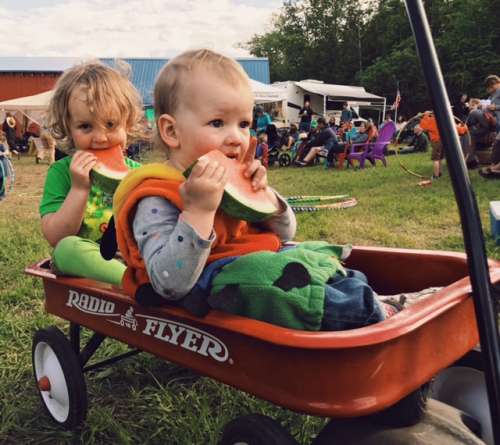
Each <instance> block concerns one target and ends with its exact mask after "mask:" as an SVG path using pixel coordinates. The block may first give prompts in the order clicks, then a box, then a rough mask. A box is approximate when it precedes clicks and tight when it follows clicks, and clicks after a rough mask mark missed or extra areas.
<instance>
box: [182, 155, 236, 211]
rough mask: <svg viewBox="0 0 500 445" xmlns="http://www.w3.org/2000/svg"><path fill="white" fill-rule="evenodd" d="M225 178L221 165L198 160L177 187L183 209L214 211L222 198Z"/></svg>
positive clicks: (225, 172)
mask: <svg viewBox="0 0 500 445" xmlns="http://www.w3.org/2000/svg"><path fill="white" fill-rule="evenodd" d="M227 180H228V175H227V171H226V168H225V167H224V166H223V165H221V164H219V163H218V162H216V161H205V160H201V161H198V162H197V163H196V165H195V166H194V167H193V170H192V171H191V174H190V175H189V177H188V178H187V180H186V181H185V182H184V183H183V184H182V185H181V187H180V189H179V192H180V194H181V197H182V200H183V201H184V210H185V211H192V212H215V210H217V208H218V207H219V205H220V202H221V200H222V194H223V193H224V187H225V185H226V183H227Z"/></svg>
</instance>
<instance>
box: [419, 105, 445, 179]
mask: <svg viewBox="0 0 500 445" xmlns="http://www.w3.org/2000/svg"><path fill="white" fill-rule="evenodd" d="M420 127H421V128H422V130H424V131H425V132H427V134H428V136H429V139H430V141H431V147H432V152H431V160H432V170H433V174H432V179H438V178H440V177H441V175H442V173H441V161H442V159H443V158H444V151H443V145H442V144H441V136H440V135H439V130H438V128H437V122H436V118H435V117H434V113H432V111H425V112H424V114H423V116H422V118H421V119H420Z"/></svg>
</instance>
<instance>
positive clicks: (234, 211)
mask: <svg viewBox="0 0 500 445" xmlns="http://www.w3.org/2000/svg"><path fill="white" fill-rule="evenodd" d="M200 159H208V160H213V161H217V162H218V163H219V164H222V165H224V166H225V167H226V169H227V171H228V172H229V180H228V182H227V184H226V187H225V188H224V195H223V196H222V202H221V208H222V210H224V212H225V213H227V214H228V215H230V216H232V217H234V218H238V219H242V220H244V221H249V222H258V221H264V220H265V219H267V218H270V217H271V216H273V215H274V214H275V213H276V212H277V211H278V209H277V208H276V207H275V205H274V203H273V202H272V201H271V199H270V198H269V196H268V195H267V193H266V192H264V190H258V191H254V190H253V189H252V183H251V181H250V179H249V178H246V177H245V176H244V175H243V172H244V170H245V165H244V164H242V163H241V162H239V161H238V160H237V159H231V158H228V157H227V156H225V155H224V154H223V153H222V152H220V151H219V150H212V151H211V152H209V153H207V154H206V155H204V156H202V157H201V158H200ZM192 167H193V166H191V167H190V168H189V169H188V170H186V172H185V176H186V177H187V176H189V173H190V172H191V169H192Z"/></svg>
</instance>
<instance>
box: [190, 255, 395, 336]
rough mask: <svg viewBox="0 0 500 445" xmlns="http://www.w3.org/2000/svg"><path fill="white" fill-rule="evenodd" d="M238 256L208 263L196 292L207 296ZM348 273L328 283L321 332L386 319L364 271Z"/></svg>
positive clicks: (349, 271)
mask: <svg viewBox="0 0 500 445" xmlns="http://www.w3.org/2000/svg"><path fill="white" fill-rule="evenodd" d="M236 258H238V257H227V258H222V259H220V260H217V261H214V262H213V263H211V264H209V265H208V266H207V267H206V268H205V270H204V271H203V273H202V274H201V276H200V278H199V280H198V281H197V283H196V285H195V287H194V291H195V292H198V293H202V294H204V295H208V293H209V292H210V287H211V285H212V280H213V279H214V278H215V276H216V275H217V274H218V273H219V272H220V271H221V269H222V268H223V267H224V266H225V265H226V264H228V263H230V262H232V261H234V260H235V259H236ZM346 272H347V276H346V277H345V276H343V275H341V274H338V273H337V274H336V275H334V276H333V277H332V278H330V280H328V282H327V284H325V306H324V313H323V321H322V324H321V330H322V331H343V330H346V329H355V328H360V327H362V326H367V325H369V324H373V323H377V322H379V321H382V320H384V319H385V316H384V312H383V310H382V306H381V305H380V303H379V301H378V299H377V295H376V294H375V292H374V291H373V290H372V288H371V287H370V286H369V285H368V284H367V278H366V276H365V274H363V273H362V272H359V271H357V270H353V269H346Z"/></svg>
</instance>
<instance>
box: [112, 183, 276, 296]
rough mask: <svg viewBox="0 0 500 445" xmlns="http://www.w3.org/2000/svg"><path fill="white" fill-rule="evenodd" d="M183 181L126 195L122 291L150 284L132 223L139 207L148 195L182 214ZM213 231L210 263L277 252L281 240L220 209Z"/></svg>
mask: <svg viewBox="0 0 500 445" xmlns="http://www.w3.org/2000/svg"><path fill="white" fill-rule="evenodd" d="M181 184H182V182H179V181H176V180H166V179H146V180H144V181H143V182H142V183H141V184H140V185H139V186H137V187H135V188H134V189H133V190H132V191H131V192H130V194H129V195H128V196H127V198H126V200H125V202H124V203H123V205H122V207H121V208H120V211H119V213H118V215H115V218H116V239H117V242H118V248H119V250H120V252H121V254H122V256H123V258H124V259H125V262H126V264H127V266H128V267H127V270H126V271H125V275H124V277H123V282H122V285H123V288H124V290H125V292H126V293H127V294H128V295H131V296H134V295H135V292H136V290H137V287H138V286H140V285H142V284H145V283H148V282H149V277H148V275H147V272H146V267H145V265H144V260H143V259H142V257H141V254H140V252H139V249H138V247H137V243H136V242H135V238H134V234H133V230H132V223H133V216H134V212H135V208H136V205H137V204H138V203H139V201H140V200H141V199H142V198H144V197H147V196H161V197H163V198H165V199H167V200H169V201H170V202H171V203H172V204H174V205H175V206H176V207H177V208H179V209H180V210H181V211H182V209H183V202H182V198H181V196H180V194H179V187H180V185H181ZM214 231H215V234H216V240H215V241H214V243H213V245H212V250H211V252H210V255H209V257H208V260H207V263H210V262H212V261H215V260H218V259H221V258H225V257H228V256H238V255H244V254H247V253H251V252H257V251H262V250H270V251H274V252H276V251H278V250H279V248H280V247H281V241H280V239H279V238H278V236H277V235H276V234H274V233H272V232H262V231H261V230H259V229H257V228H256V227H253V226H251V225H249V224H248V223H247V222H245V221H242V220H238V219H235V218H232V217H230V216H228V215H226V214H225V213H224V212H222V211H221V210H219V211H218V212H217V213H216V215H215V221H214Z"/></svg>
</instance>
